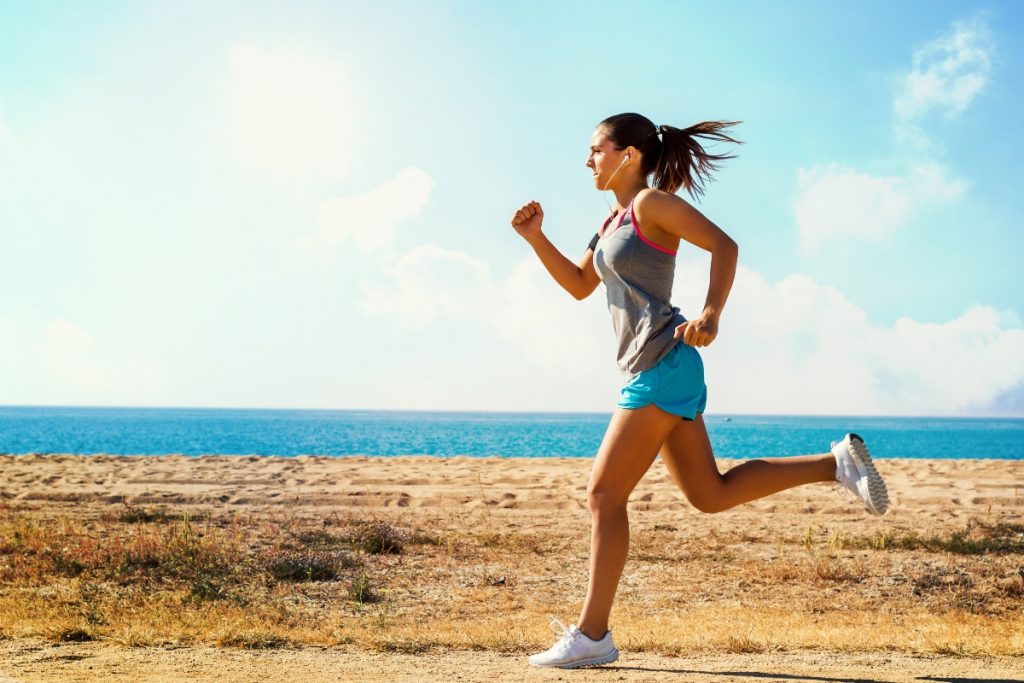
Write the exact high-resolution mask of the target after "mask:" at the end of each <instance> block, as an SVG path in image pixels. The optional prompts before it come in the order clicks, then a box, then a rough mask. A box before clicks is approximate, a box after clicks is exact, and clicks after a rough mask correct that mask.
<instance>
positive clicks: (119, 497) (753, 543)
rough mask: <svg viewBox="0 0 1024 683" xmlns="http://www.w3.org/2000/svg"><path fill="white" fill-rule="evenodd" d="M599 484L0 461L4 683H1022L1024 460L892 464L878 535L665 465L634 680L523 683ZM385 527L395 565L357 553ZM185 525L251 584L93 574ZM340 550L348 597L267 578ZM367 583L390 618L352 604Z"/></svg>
mask: <svg viewBox="0 0 1024 683" xmlns="http://www.w3.org/2000/svg"><path fill="white" fill-rule="evenodd" d="M592 462H593V461H592V460H591V459H575V458H551V459H525V458H469V457H455V458H436V457H428V456H419V457H405V456H403V457H389V458H368V457H340V458H328V457H311V456H300V457H295V458H283V457H255V456H204V457H185V456H173V455H171V456H104V455H100V456H71V455H19V456H11V455H6V456H0V637H2V638H3V639H2V640H0V681H5V680H18V681H36V680H129V679H132V680H137V679H142V680H160V681H163V680H167V681H170V680H214V679H216V680H218V681H220V682H227V681H236V680H237V681H242V680H277V679H279V678H283V677H285V676H294V675H296V674H298V675H300V676H302V679H303V680H304V681H327V680H352V681H359V680H372V681H392V680H394V681H400V680H417V681H426V680H466V681H498V680H502V681H503V680H561V679H567V677H568V676H569V675H571V676H572V678H573V680H579V681H590V680H599V679H600V680H606V679H608V678H609V677H611V678H612V679H614V680H626V681H640V680H680V681H682V680H686V681H705V680H707V681H712V680H714V681H732V680H736V681H750V680H753V679H757V678H763V677H765V676H768V677H771V678H772V679H774V680H806V678H807V677H824V678H827V679H838V680H851V679H863V680H886V681H903V680H907V681H910V680H915V679H916V678H918V677H921V676H929V675H930V676H949V677H958V678H987V679H995V678H1004V679H1010V678H1014V677H1016V678H1017V679H1024V665H1022V664H1021V660H1020V659H1019V657H1020V656H1021V655H1024V527H1021V526H1020V525H1021V523H1022V514H1021V513H1022V512H1024V462H1020V461H1005V460H930V461H929V460H891V459H887V460H879V461H877V465H878V468H879V470H880V471H881V472H882V473H883V475H884V476H885V478H886V481H887V484H888V486H889V490H890V498H891V501H892V505H891V509H890V512H889V513H888V514H886V515H885V516H882V517H872V516H870V515H868V514H867V513H866V512H865V511H864V510H863V509H862V507H861V505H860V504H859V502H858V501H856V500H855V499H854V498H853V497H852V496H849V495H848V494H846V493H845V492H844V493H842V495H841V494H840V493H839V492H838V490H837V488H836V487H835V486H834V485H830V484H811V485H807V486H802V487H799V488H796V489H791V490H788V491H784V492H782V493H779V494H775V495H773V496H770V497H768V498H765V499H762V500H759V501H755V502H752V503H748V504H745V505H741V506H739V507H737V508H734V509H732V510H728V511H725V512H722V513H718V514H705V513H702V512H700V511H698V510H696V509H694V508H693V507H692V506H690V505H689V504H688V503H687V502H686V500H685V498H684V497H683V496H682V494H681V493H680V492H679V491H678V490H677V489H676V487H675V485H674V484H673V482H672V481H671V479H670V477H669V476H668V473H667V472H666V471H665V469H664V467H663V466H662V464H661V463H660V461H656V462H655V464H654V466H653V467H652V468H651V470H650V471H649V472H648V474H647V476H646V477H645V478H644V480H643V481H642V482H641V483H640V485H639V486H638V487H637V489H636V490H635V491H634V493H633V496H632V497H631V503H630V521H631V551H630V558H629V561H628V562H627V565H626V568H625V572H624V575H623V580H622V583H621V584H620V588H619V593H618V597H617V602H616V607H615V610H614V611H613V613H612V628H613V629H614V631H615V636H616V642H617V645H618V646H619V649H620V650H621V652H622V655H621V657H620V659H619V661H618V662H616V663H615V664H614V665H612V666H610V667H604V668H603V669H590V670H582V671H577V672H572V673H569V672H565V671H559V670H537V669H533V668H531V667H529V666H528V665H527V664H526V661H525V657H526V655H527V654H529V653H531V652H535V651H538V650H539V649H543V648H544V647H547V645H548V644H550V642H552V635H551V633H550V631H549V629H548V624H547V620H548V619H547V617H548V615H554V616H557V617H558V618H560V619H561V620H562V621H564V622H565V623H566V624H571V623H573V622H574V621H575V619H576V617H577V615H578V613H579V608H580V605H581V602H582V598H583V595H584V593H585V589H586V576H587V558H588V548H589V533H590V515H589V512H588V510H587V508H586V485H587V477H588V475H589V471H590V467H591V464H592ZM718 462H719V469H720V470H721V471H723V472H724V471H726V470H728V469H729V468H731V467H733V466H735V465H736V464H738V463H739V462H740V461H733V460H725V459H721V460H719V461H718ZM125 511H143V512H146V513H148V517H145V518H144V519H142V521H139V520H138V519H137V518H136V517H131V516H128V515H126V514H125ZM185 512H188V513H190V515H191V516H192V519H193V520H194V521H192V522H186V521H185V520H184V519H183V515H184V513H185ZM370 521H376V522H386V523H387V524H388V525H390V527H391V528H393V529H396V530H400V531H401V532H402V534H404V536H403V538H404V539H405V541H404V543H403V547H402V551H401V552H398V553H387V552H383V553H373V552H367V551H365V550H359V549H358V548H356V546H355V545H353V540H352V539H353V538H355V536H353V535H352V534H354V533H355V532H353V531H352V530H353V529H360V528H364V527H361V526H360V524H365V523H367V522H370ZM189 523H191V525H192V526H191V527H190V529H189V533H192V532H193V531H196V532H197V533H198V536H197V537H189V539H190V540H189V542H190V543H193V544H194V547H196V548H200V549H201V550H203V552H208V553H213V552H215V551H216V549H217V548H220V547H225V548H226V547H228V546H229V545H230V547H231V548H233V549H234V550H233V551H232V552H234V551H237V552H239V553H242V552H244V553H245V556H246V557H250V558H254V559H253V562H254V564H252V567H251V568H250V569H249V570H247V571H249V572H250V573H249V574H247V575H246V577H247V578H245V580H244V581H243V580H241V579H238V580H235V579H229V578H223V585H224V586H226V588H224V590H223V591H222V592H218V591H220V589H219V588H218V589H217V590H214V591H213V592H212V593H211V592H210V591H207V592H205V593H204V592H202V591H199V592H198V593H197V589H196V587H195V586H196V583H195V580H192V584H191V586H192V587H191V589H190V588H189V584H188V581H189V579H188V576H189V575H187V573H182V571H183V570H181V569H180V566H179V565H175V567H177V569H175V571H177V573H171V574H167V576H169V577H170V578H167V577H162V578H160V580H159V581H156V580H155V579H153V580H151V578H152V577H148V576H147V575H146V572H147V571H149V570H148V569H147V567H148V566H150V565H145V563H141V562H137V563H136V564H132V565H131V567H130V569H131V572H129V571H128V570H127V569H126V570H125V574H124V575H123V576H120V575H117V574H116V573H113V572H112V570H110V568H109V567H107V566H103V565H102V563H101V562H99V561H95V560H94V558H96V557H99V556H100V554H102V553H107V554H106V555H103V557H112V556H113V555H111V554H110V553H111V552H113V551H111V548H112V547H116V548H122V547H127V544H130V543H134V542H137V540H132V539H138V538H142V537H144V536H145V534H151V535H152V534H159V533H164V531H162V530H161V529H164V530H166V529H171V530H173V532H174V533H179V531H180V530H181V529H183V528H184V526H183V525H185V524H189ZM33 538H34V539H37V540H38V543H37V544H36V545H33V542H34V541H32V539H33ZM146 538H150V537H146ZM151 538H156V536H151ZM167 538H171V537H170V536H168V537H167ZM204 538H205V539H206V540H207V541H210V540H211V539H212V543H211V544H210V545H209V546H203V545H202V544H203V543H204V541H203V540H202V539H204ZM26 539H28V540H26ZM346 539H347V541H346V542H347V546H346V545H345V544H344V543H343V542H342V541H343V540H346ZM332 544H333V545H332ZM57 546H60V548H58V547H57ZM343 546H344V547H346V548H347V550H344V552H346V553H348V554H347V555H346V557H354V558H356V560H355V561H358V565H357V566H353V567H352V568H347V569H345V570H344V572H343V573H342V574H341V575H339V576H337V577H335V578H334V579H331V580H323V581H267V580H265V579H266V572H263V573H260V571H259V570H258V568H259V567H265V566H268V565H267V564H266V562H267V560H266V559H265V558H267V557H271V558H272V557H275V556H274V555H273V553H286V552H287V553H293V554H294V553H296V552H299V553H302V552H305V553H307V554H309V553H314V552H327V551H331V552H342V549H343V548H342V547H343ZM152 552H156V551H152ZM61 553H63V554H61ZM76 553H77V554H76ZM118 557H122V558H123V557H125V555H120V556H118ZM43 558H47V559H46V562H45V563H44V562H43ZM55 558H56V559H55ZM259 558H264V559H263V560H260V559H259ZM57 559H61V562H58V561H57ZM161 561H164V560H161ZM261 561H262V562H263V564H260V562H261ZM165 564H166V563H165ZM158 565H159V562H157V561H155V560H154V561H153V562H152V563H151V566H153V567H157V566H158ZM69 566H70V567H71V568H70V569H69V568H68V567H69ZM125 566H128V565H127V564H126V565H125ZM189 566H190V567H191V565H189ZM211 566H212V565H211ZM247 566H248V565H247ZM153 571H154V572H155V571H156V570H155V569H154V570H153ZM211 571H212V570H211ZM356 572H358V573H359V577H361V580H364V581H366V582H368V585H371V586H372V587H373V591H374V592H375V594H376V595H377V596H378V598H377V600H376V601H372V602H371V601H367V602H365V603H364V602H359V601H357V600H354V599H352V598H351V595H352V585H353V581H356V580H357V579H356ZM182 576H185V577H186V578H185V579H182ZM211 576H212V574H211ZM220 580H221V579H217V581H220ZM175 581H178V583H175ZM182 581H185V583H182ZM161 582H162V583H161ZM232 582H234V583H232ZM204 585H205V584H204ZM218 585H219V584H218ZM189 590H191V593H189V592H188V591H189ZM247 590H249V591H251V593H245V595H246V597H247V601H244V600H234V601H232V600H233V599H229V598H225V597H224V596H225V595H227V596H231V595H235V596H239V595H242V594H243V592H244V591H247ZM133 591H134V592H133ZM182 591H185V592H184V593H183V592H182ZM183 595H184V596H185V597H184V598H183V597H182V596H183ZM188 595H192V596H193V598H194V599H190V600H186V599H185V598H187V597H188ZM196 595H199V596H200V597H199V598H195V596H196ZM211 595H212V597H211ZM97 596H98V597H97ZM147 610H150V611H151V614H147ZM609 669H612V670H609ZM5 676H6V677H7V678H5Z"/></svg>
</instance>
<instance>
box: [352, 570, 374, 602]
mask: <svg viewBox="0 0 1024 683" xmlns="http://www.w3.org/2000/svg"><path fill="white" fill-rule="evenodd" d="M349 595H351V596H352V599H353V600H355V601H356V602H358V603H368V602H380V599H381V598H380V596H379V595H377V593H375V592H374V591H373V587H372V586H371V585H370V578H369V577H368V576H367V575H366V573H365V572H359V575H358V576H356V577H355V578H354V579H353V580H352V584H351V585H350V586H349Z"/></svg>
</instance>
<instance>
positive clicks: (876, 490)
mask: <svg viewBox="0 0 1024 683" xmlns="http://www.w3.org/2000/svg"><path fill="white" fill-rule="evenodd" d="M849 450H850V455H852V456H853V462H854V464H855V465H856V466H857V471H858V472H860V474H861V476H864V477H867V478H868V500H867V501H865V503H866V506H867V509H868V512H870V513H871V514H873V515H884V514H885V512H886V510H888V509H889V491H888V489H886V488H885V482H884V481H883V480H882V475H881V474H879V473H878V470H877V469H875V463H874V462H872V461H871V454H870V453H868V447H867V446H866V445H865V444H864V439H862V438H860V436H858V435H857V434H850V449H849Z"/></svg>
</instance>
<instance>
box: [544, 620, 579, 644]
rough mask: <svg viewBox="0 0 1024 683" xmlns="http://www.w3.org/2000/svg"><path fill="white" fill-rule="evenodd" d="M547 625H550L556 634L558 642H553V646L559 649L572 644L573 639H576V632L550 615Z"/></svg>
mask: <svg viewBox="0 0 1024 683" xmlns="http://www.w3.org/2000/svg"><path fill="white" fill-rule="evenodd" d="M548 625H549V626H550V627H551V630H552V631H554V633H555V635H556V636H558V642H557V643H555V645H554V647H557V648H558V649H560V650H564V649H568V648H569V646H570V645H572V643H573V641H574V640H576V634H575V633H573V632H572V631H571V630H570V629H569V627H568V626H566V625H565V624H563V623H562V622H561V621H560V620H558V619H556V618H555V617H551V621H550V622H548Z"/></svg>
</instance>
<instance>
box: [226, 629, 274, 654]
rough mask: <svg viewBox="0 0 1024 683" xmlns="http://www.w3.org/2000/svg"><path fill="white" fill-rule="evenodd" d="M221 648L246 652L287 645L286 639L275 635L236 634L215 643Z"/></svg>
mask: <svg viewBox="0 0 1024 683" xmlns="http://www.w3.org/2000/svg"><path fill="white" fill-rule="evenodd" d="M217 644H218V645H220V646H221V647H240V648H243V649H246V650H267V649H273V648H278V647H285V646H286V645H288V639H287V638H283V637H281V636H279V635H277V634H276V633H261V632H254V633H236V634H234V635H230V636H224V637H223V638H220V639H219V640H218V641H217Z"/></svg>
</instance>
